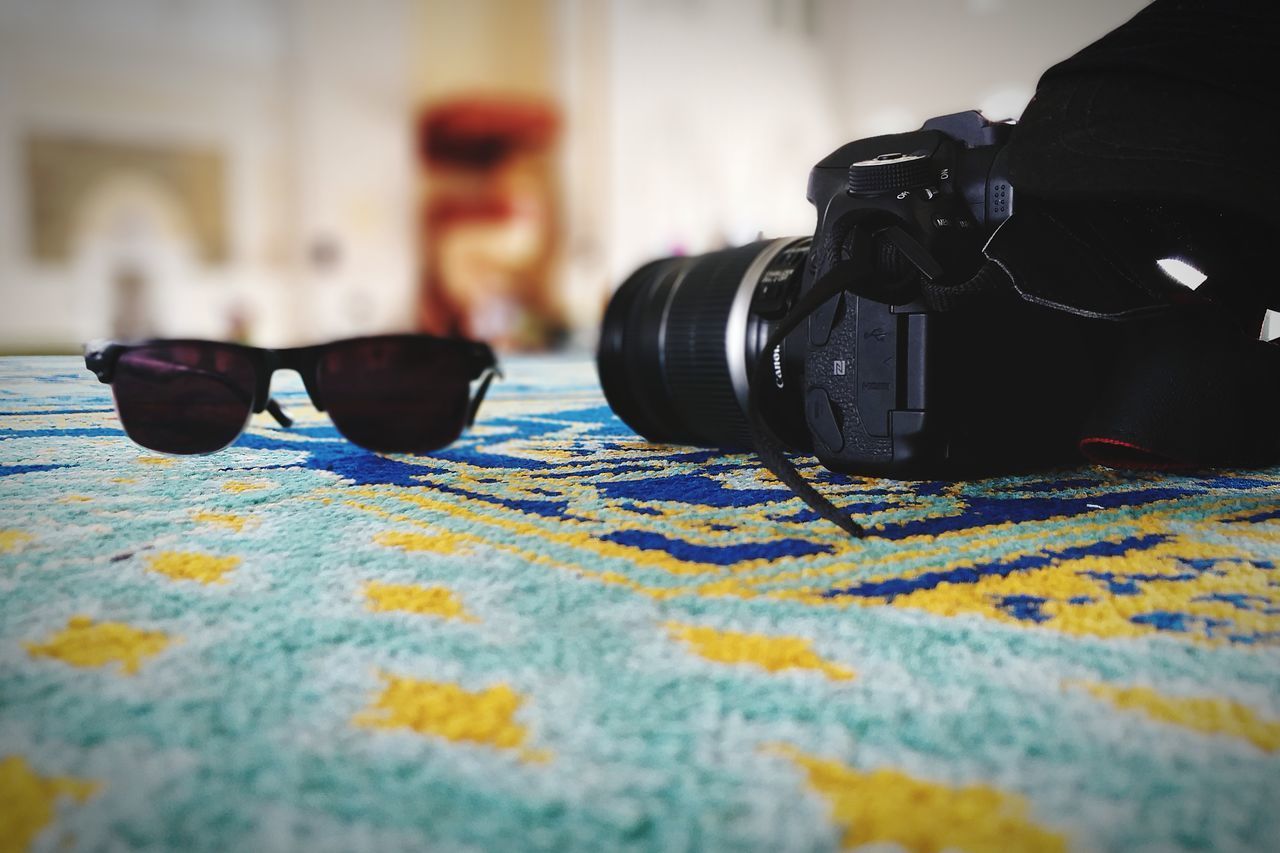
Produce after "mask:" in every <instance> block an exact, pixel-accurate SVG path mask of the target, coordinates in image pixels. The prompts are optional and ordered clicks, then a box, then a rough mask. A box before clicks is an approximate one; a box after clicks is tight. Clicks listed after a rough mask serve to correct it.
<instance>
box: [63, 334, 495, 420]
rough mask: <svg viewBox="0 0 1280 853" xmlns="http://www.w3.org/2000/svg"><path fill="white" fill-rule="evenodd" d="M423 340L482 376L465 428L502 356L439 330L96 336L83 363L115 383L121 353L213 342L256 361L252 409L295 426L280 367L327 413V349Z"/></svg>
mask: <svg viewBox="0 0 1280 853" xmlns="http://www.w3.org/2000/svg"><path fill="white" fill-rule="evenodd" d="M422 340H429V341H433V342H435V343H437V344H443V345H446V346H449V347H452V348H455V349H456V350H457V351H458V352H459V353H460V354H461V355H462V356H463V357H464V358H465V359H466V363H467V365H468V367H469V368H470V373H469V374H468V377H467V379H468V382H474V381H476V380H477V379H478V380H480V385H479V387H478V388H477V389H476V390H475V392H474V394H472V395H471V399H470V401H469V402H468V406H467V419H466V423H465V427H470V426H471V425H472V424H473V423H474V422H475V418H476V412H478V411H479V409H480V404H481V402H483V401H484V396H485V392H486V391H488V390H489V384H490V383H491V382H492V381H493V380H494V378H495V377H496V378H502V370H501V368H499V367H498V360H497V358H496V357H495V356H494V354H493V350H492V349H491V348H490V347H489V345H488V344H486V343H483V342H481V341H470V340H467V339H465V338H442V337H437V336H435V335H428V334H415V333H404V334H391V335H365V336H362V337H357V338H343V339H341V340H336V341H328V342H326V343H322V344H311V345H308V346H301V347H286V348H281V349H272V348H268V347H254V346H249V345H247V344H238V343H230V342H224V341H213V340H206V339H202V338H147V339H143V340H138V341H129V342H121V341H113V340H94V341H90V342H89V343H87V344H85V347H84V364H85V367H87V368H89V370H90V371H92V372H93V374H94V375H95V376H97V377H98V381H99V382H102V383H104V384H106V385H110V384H111V383H112V381H113V380H114V378H115V369H116V364H117V362H119V361H120V357H121V356H122V355H124V354H125V353H127V352H129V351H130V350H135V349H142V348H144V347H150V346H182V345H187V346H198V345H201V344H212V345H216V346H219V347H224V348H227V349H234V350H238V351H239V352H241V353H243V354H244V355H245V357H246V358H247V359H248V360H249V362H250V364H252V365H253V371H254V390H253V402H252V403H251V405H250V410H251V411H252V412H253V413H255V414H256V413H259V412H263V411H266V412H269V413H270V414H271V415H272V417H274V418H275V419H276V420H277V421H278V422H279V423H280V425H281V426H283V427H289V426H292V425H293V420H292V418H290V417H289V416H288V415H286V414H285V413H284V410H283V409H281V408H280V405H279V404H278V403H277V402H276V401H275V400H274V399H273V398H272V397H271V377H272V375H274V374H275V372H276V371H277V370H294V371H297V373H298V375H300V376H301V377H302V384H303V386H304V387H305V388H306V389H307V396H308V397H310V399H311V404H312V405H313V406H314V407H315V408H316V411H319V412H323V411H324V410H325V403H324V400H323V399H322V396H321V394H320V390H319V382H318V378H319V376H318V368H319V365H320V358H321V357H322V356H323V355H324V353H325V351H326V350H328V349H329V348H331V347H335V346H341V345H344V344H359V343H366V342H370V341H388V342H390V341H406V342H408V341H422ZM465 427H464V428H465ZM233 442H234V440H233Z"/></svg>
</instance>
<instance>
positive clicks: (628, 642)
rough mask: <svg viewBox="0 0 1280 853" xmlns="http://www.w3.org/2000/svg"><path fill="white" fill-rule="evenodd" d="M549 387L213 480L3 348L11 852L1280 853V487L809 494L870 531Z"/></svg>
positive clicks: (203, 461) (226, 456) (79, 378)
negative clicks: (840, 527)
mask: <svg viewBox="0 0 1280 853" xmlns="http://www.w3.org/2000/svg"><path fill="white" fill-rule="evenodd" d="M507 367H508V376H509V379H508V380H507V381H506V382H504V383H501V384H499V385H498V386H497V387H496V388H495V390H494V393H493V396H492V399H491V400H490V401H489V402H488V403H486V405H485V408H484V409H483V411H482V412H481V416H480V419H479V422H478V424H477V425H476V427H475V429H474V430H473V431H472V432H470V433H468V434H467V435H466V436H464V437H463V439H462V440H461V441H459V442H458V443H457V444H456V445H455V446H453V447H451V448H449V449H447V450H444V451H441V452H439V453H436V454H434V455H433V456H430V457H385V458H384V457H380V456H376V455H372V454H369V453H367V452H365V451H363V450H360V449H359V448H357V447H355V446H353V445H351V444H348V443H346V442H345V441H343V440H342V439H341V438H340V437H339V436H338V435H337V434H336V433H335V431H334V430H333V428H332V426H331V425H330V424H329V422H328V420H327V419H325V418H324V417H323V416H322V415H319V414H317V413H315V412H314V410H311V409H310V408H309V407H308V405H307V402H306V397H305V395H304V394H303V392H302V391H301V388H300V385H299V384H298V383H296V382H294V383H292V384H290V383H288V382H285V383H283V387H279V383H278V390H280V393H279V394H278V396H279V397H280V398H281V399H282V401H283V402H284V404H285V406H286V408H288V409H289V410H290V411H292V412H293V413H294V414H295V415H296V416H297V417H298V421H299V422H298V424H297V425H296V427H295V428H294V429H291V430H283V429H279V428H278V427H276V426H274V425H273V424H271V423H269V422H268V421H265V420H255V424H254V426H253V427H252V429H251V430H250V431H249V432H248V433H246V434H245V435H244V436H243V437H242V438H241V440H240V441H239V443H238V444H237V445H235V446H234V447H233V448H231V449H229V450H227V451H225V452H222V453H219V454H216V455H212V456H205V457H195V458H173V457H164V456H159V455H156V454H154V453H150V452H148V451H145V450H142V449H140V448H138V447H136V446H134V445H132V444H131V443H129V441H127V440H126V439H125V437H124V435H123V434H122V432H121V431H120V428H119V425H118V423H117V422H116V420H115V417H114V414H113V412H112V408H111V402H110V397H109V392H108V389H107V387H106V386H103V385H100V384H98V383H97V382H96V381H95V380H94V379H93V377H92V376H91V375H89V374H88V373H87V372H85V371H84V370H83V367H82V365H81V364H79V363H78V362H76V361H74V360H72V359H58V358H30V359H22V358H15V359H4V360H0V850H4V851H8V850H15V851H19V850H28V849H30V850H41V851H54V850H59V851H61V850H118V849H140V850H177V849H182V850H291V849H301V848H305V849H308V850H320V851H323V850H335V851H337V850H342V851H346V850H399V849H406V850H407V849H433V850H457V851H462V850H501V851H508V850H583V851H608V850H767V851H780V850H836V849H843V848H858V847H865V848H866V849H873V850H898V849H905V850H911V851H936V850H968V851H985V850H1001V851H1016V850H1034V851H1041V850H1116V851H1119V850H1125V851H1133V850H1150V851H1156V850H1204V849H1214V850H1262V849H1276V844H1277V842H1278V840H1280V809H1278V808H1277V804H1280V569H1278V568H1277V564H1278V563H1280V469H1274V470H1267V471H1232V472H1219V473H1217V474H1215V475H1214V476H1210V477H1205V478H1200V477H1182V476H1166V475H1148V474H1127V473H1116V472H1112V471H1107V470H1103V469H1098V468H1088V467H1086V468H1080V469H1077V470H1071V471H1064V472H1055V473H1053V474H1052V475H1043V476H1034V477H1018V478H1005V479H994V480H984V481H977V482H960V483H945V482H929V483H915V484H909V483H897V482H891V481H885V480H875V479H858V478H853V479H845V478H838V477H835V476H832V475H821V474H820V472H817V471H814V470H812V469H810V473H812V474H813V475H814V476H821V478H822V479H824V480H825V481H826V483H827V488H828V489H830V490H833V491H835V492H837V493H838V494H840V495H841V501H842V502H843V503H845V504H848V505H850V506H852V507H855V508H856V511H857V512H858V514H859V517H860V518H861V519H862V520H863V521H864V522H865V523H866V524H867V525H868V526H869V527H871V528H872V529H873V531H874V532H875V534H877V535H876V536H875V537H874V538H869V539H866V540H864V541H853V540H850V539H848V538H846V537H845V536H844V535H843V534H842V533H840V532H839V531H837V530H836V529H835V528H833V527H831V526H830V525H827V524H823V523H818V522H816V521H815V520H814V518H813V516H812V514H811V513H810V512H809V511H808V510H807V509H806V508H805V507H804V505H803V504H802V503H800V502H799V501H798V500H795V499H793V498H791V497H789V494H788V493H787V492H786V491H784V490H782V489H781V487H780V486H779V484H777V483H776V482H775V481H774V480H772V479H771V477H770V476H769V475H767V474H765V473H762V471H761V469H760V468H759V467H758V466H757V465H755V464H754V463H753V461H752V460H751V459H750V458H749V457H746V456H739V455H723V454H719V453H716V452H713V451H708V450H702V449H697V448H689V447H660V446H652V445H649V444H646V443H645V442H643V441H641V440H639V439H638V438H637V437H636V436H635V435H634V434H633V433H631V432H630V431H629V430H628V429H627V428H626V427H625V425H623V424H622V423H621V422H620V421H619V420H617V419H616V418H615V417H614V416H613V415H612V414H611V412H610V411H609V409H608V408H607V406H606V405H605V404H604V401H603V398H602V397H601V395H600V393H599V390H598V388H597V386H596V382H595V375H594V371H593V369H592V367H591V365H590V363H589V362H588V361H586V360H585V359H524V360H515V361H512V362H510V363H509V364H508V365H507Z"/></svg>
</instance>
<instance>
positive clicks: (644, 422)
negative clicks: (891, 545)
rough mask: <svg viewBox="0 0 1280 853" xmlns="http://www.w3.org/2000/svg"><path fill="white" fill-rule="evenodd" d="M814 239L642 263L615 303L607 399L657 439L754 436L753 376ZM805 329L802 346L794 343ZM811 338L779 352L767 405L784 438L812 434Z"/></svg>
mask: <svg viewBox="0 0 1280 853" xmlns="http://www.w3.org/2000/svg"><path fill="white" fill-rule="evenodd" d="M809 242H810V241H809V239H808V238H801V237H788V238H783V239H780V240H772V241H763V242H758V243H751V244H749V245H747V246H742V247H740V248H736V249H725V250H723V251H719V252H710V253H708V254H705V255H699V256H697V257H688V258H664V259H662V260H658V261H654V262H652V263H649V264H646V265H645V266H643V267H641V268H640V269H639V270H637V271H636V272H635V273H633V274H632V275H631V277H630V278H628V279H627V280H626V281H625V282H623V284H622V286H621V287H619V288H618V290H617V292H616V293H615V294H614V296H613V299H612V301H611V302H610V303H609V307H608V310H607V311H606V312H605V318H604V327H603V330H602V333H601V337H600V350H599V353H598V356H597V368H598V370H599V373H600V384H601V386H602V387H603V388H604V394H605V399H607V400H608V401H609V405H610V406H611V407H612V408H613V410H614V411H615V412H616V413H617V414H618V416H619V417H620V418H622V420H623V421H625V422H626V423H627V425H628V426H630V427H631V428H632V429H634V430H635V431H636V432H638V433H640V434H641V435H643V436H644V437H645V438H647V439H649V440H650V441H656V442H663V443H672V444H695V445H701V446H704V447H716V448H724V449H741V448H746V447H750V445H751V439H750V429H749V427H748V424H747V418H746V407H747V397H748V392H749V388H750V386H749V384H748V380H749V376H750V372H751V370H752V369H753V368H754V366H755V362H756V359H757V358H759V357H761V355H762V352H761V351H762V350H763V348H764V344H765V341H766V340H767V339H768V337H769V333H770V332H771V331H772V329H773V327H774V325H775V324H776V323H777V321H778V320H781V319H782V317H783V316H785V314H786V312H787V310H788V309H789V307H790V306H791V304H792V303H793V302H794V301H795V299H796V298H797V296H798V295H799V290H800V282H801V278H802V277H803V274H804V262H805V258H806V256H807V255H808V249H809ZM792 340H797V345H791V341H792ZM802 342H803V339H802V338H800V339H796V338H795V336H794V335H793V336H792V337H790V338H788V340H787V341H786V342H784V343H783V345H782V346H780V347H779V348H778V351H777V352H776V353H771V354H769V356H768V357H769V358H770V359H772V360H773V362H774V370H773V375H774V382H772V383H770V385H769V386H768V387H765V388H762V389H760V395H761V400H760V403H761V410H762V411H764V412H765V416H766V419H767V420H768V421H769V424H770V426H771V427H773V429H774V431H775V432H776V433H778V435H779V437H781V438H782V439H783V441H784V442H787V443H788V444H791V445H794V446H796V447H797V448H800V449H802V448H803V447H804V445H805V444H807V441H808V439H807V432H806V430H805V428H804V406H803V403H802V398H801V388H800V385H801V384H802V382H801V380H802V374H803V371H804V352H803V347H802V346H801V345H800V344H802Z"/></svg>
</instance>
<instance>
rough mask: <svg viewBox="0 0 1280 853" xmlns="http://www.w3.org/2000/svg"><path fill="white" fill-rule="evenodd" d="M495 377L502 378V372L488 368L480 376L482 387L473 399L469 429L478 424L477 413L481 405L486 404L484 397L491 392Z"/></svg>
mask: <svg viewBox="0 0 1280 853" xmlns="http://www.w3.org/2000/svg"><path fill="white" fill-rule="evenodd" d="M495 376H497V377H501V376H502V371H501V370H499V369H498V368H496V367H490V368H487V369H486V370H485V372H484V373H483V374H481V375H480V387H479V388H477V389H476V395H475V396H474V397H472V398H471V409H470V410H469V411H468V412H467V426H468V427H470V426H471V425H472V424H474V423H475V422H476V412H478V411H480V404H481V403H483V402H484V395H485V393H486V392H487V391H488V390H489V386H490V385H491V384H492V383H493V379H494V377H495Z"/></svg>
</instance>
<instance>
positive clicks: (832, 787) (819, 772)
mask: <svg viewBox="0 0 1280 853" xmlns="http://www.w3.org/2000/svg"><path fill="white" fill-rule="evenodd" d="M776 749H777V751H778V752H780V753H782V754H783V755H786V756H787V757H788V758H790V759H791V760H792V761H794V762H795V763H796V764H797V765H798V766H799V767H801V768H802V769H803V770H804V771H805V772H806V773H807V774H808V780H809V785H810V786H811V787H812V788H813V789H814V790H815V791H817V792H818V793H819V794H821V795H822V796H823V798H825V799H826V800H827V802H828V803H830V805H831V811H832V815H831V816H832V819H833V820H834V821H835V822H836V823H837V824H839V825H840V826H841V827H842V828H843V829H844V835H843V837H842V838H841V846H842V847H843V848H845V849H849V848H852V847H858V846H860V845H863V844H873V843H877V842H887V843H892V844H898V845H901V846H902V847H903V848H905V849H907V850H910V851H913V853H938V851H943V850H964V851H967V853H987V852H988V851H990V853H1021V851H1026V853H1054V851H1062V850H1065V849H1066V839H1065V838H1064V837H1063V836H1062V835H1060V834H1058V833H1055V832H1051V831H1049V830H1047V829H1045V828H1043V827H1040V826H1037V825H1036V824H1035V823H1033V822H1032V821H1031V820H1030V819H1029V818H1028V817H1027V802H1026V800H1025V799H1024V798H1023V797H1022V796H1020V795H1018V794H1007V793H1003V792H1001V791H998V790H996V789H995V788H990V787H988V786H986V785H969V786H965V787H960V788H953V787H950V786H948V785H943V784H939V783H937V782H929V781H927V780H924V779H915V778H912V777H911V776H908V775H906V774H905V773H901V772H899V771H897V770H858V769H856V768H853V767H848V766H846V765H844V764H840V763H839V762H836V761H831V760H829V759H825V758H819V757H817V756H811V755H806V754H804V753H802V752H800V751H799V750H796V749H794V748H792V747H790V746H785V745H779V746H778V747H777V748H776Z"/></svg>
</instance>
